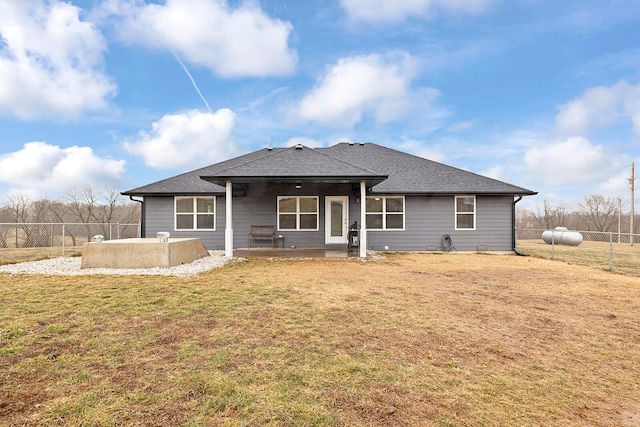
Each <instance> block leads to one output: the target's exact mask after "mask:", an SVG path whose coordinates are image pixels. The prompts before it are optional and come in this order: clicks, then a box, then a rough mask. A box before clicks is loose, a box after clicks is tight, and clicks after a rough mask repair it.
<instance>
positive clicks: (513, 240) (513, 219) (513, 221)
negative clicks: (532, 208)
mask: <svg viewBox="0 0 640 427" xmlns="http://www.w3.org/2000/svg"><path fill="white" fill-rule="evenodd" d="M520 200H522V195H519V196H518V198H517V199H515V200H514V201H513V207H512V210H511V246H512V249H513V252H514V253H515V254H516V255H518V256H524V254H522V253H520V252H518V249H517V248H516V203H518V202H519V201H520Z"/></svg>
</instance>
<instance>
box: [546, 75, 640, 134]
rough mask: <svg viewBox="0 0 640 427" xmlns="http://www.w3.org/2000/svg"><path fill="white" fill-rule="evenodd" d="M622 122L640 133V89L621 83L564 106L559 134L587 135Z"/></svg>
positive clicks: (558, 120)
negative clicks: (631, 124) (599, 128)
mask: <svg viewBox="0 0 640 427" xmlns="http://www.w3.org/2000/svg"><path fill="white" fill-rule="evenodd" d="M621 118H628V119H630V120H631V122H632V123H633V127H634V130H635V132H636V133H640V85H635V86H634V85H631V84H629V83H628V82H626V81H624V80H621V81H619V82H618V83H616V84H614V85H611V86H598V87H594V88H591V89H589V90H587V91H586V92H585V93H583V94H582V95H581V96H580V97H578V98H576V99H574V100H572V101H570V102H568V103H566V104H564V105H562V106H560V108H559V112H558V114H557V115H556V126H557V128H558V130H560V131H561V132H564V133H567V134H585V133H587V132H588V131H589V130H590V129H592V128H594V127H607V126H611V125H613V124H614V123H616V122H617V121H618V120H620V119H621Z"/></svg>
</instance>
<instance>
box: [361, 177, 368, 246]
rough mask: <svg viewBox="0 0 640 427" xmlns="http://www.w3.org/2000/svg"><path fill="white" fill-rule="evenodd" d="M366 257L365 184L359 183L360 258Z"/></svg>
mask: <svg viewBox="0 0 640 427" xmlns="http://www.w3.org/2000/svg"><path fill="white" fill-rule="evenodd" d="M366 257H367V183H366V182H364V181H360V258H366Z"/></svg>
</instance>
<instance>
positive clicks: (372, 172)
mask: <svg viewBox="0 0 640 427" xmlns="http://www.w3.org/2000/svg"><path fill="white" fill-rule="evenodd" d="M340 144H343V143H342V142H341V143H340ZM330 148H331V147H321V149H322V150H323V152H320V151H318V150H316V151H318V152H319V153H320V154H322V155H323V156H326V157H329V158H330V159H333V160H337V161H339V162H340V163H344V164H346V165H349V166H351V167H354V168H358V169H362V170H363V171H366V172H369V173H371V174H374V175H380V172H378V171H374V170H371V169H368V168H365V167H362V166H360V165H356V164H355V163H351V162H348V161H346V160H343V159H340V158H338V157H335V156H332V155H331V154H329V153H328V152H324V151H327V150H329V149H330Z"/></svg>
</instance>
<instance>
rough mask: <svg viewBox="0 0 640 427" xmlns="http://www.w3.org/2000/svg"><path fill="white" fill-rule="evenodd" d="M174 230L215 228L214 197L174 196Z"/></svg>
mask: <svg viewBox="0 0 640 427" xmlns="http://www.w3.org/2000/svg"><path fill="white" fill-rule="evenodd" d="M175 228H176V230H215V229H216V198H215V197H176V198H175Z"/></svg>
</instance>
